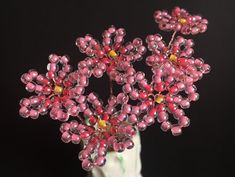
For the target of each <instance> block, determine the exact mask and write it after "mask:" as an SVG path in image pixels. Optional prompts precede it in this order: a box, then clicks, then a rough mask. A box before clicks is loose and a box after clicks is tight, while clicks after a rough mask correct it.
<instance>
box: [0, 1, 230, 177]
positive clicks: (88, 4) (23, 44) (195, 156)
mask: <svg viewBox="0 0 235 177" xmlns="http://www.w3.org/2000/svg"><path fill="white" fill-rule="evenodd" d="M1 3H2V2H1ZM176 5H177V6H181V7H183V8H186V9H187V10H188V11H189V12H191V13H192V14H202V15H203V17H205V18H207V19H208V20H209V28H208V31H207V32H206V33H204V34H200V35H197V36H193V39H194V40H195V42H196V45H195V47H194V49H195V56H198V57H202V58H204V59H205V61H206V62H207V63H209V64H210V65H211V67H212V71H211V73H210V74H208V75H206V76H205V77H204V78H203V79H202V80H201V81H199V82H198V83H197V87H198V90H199V93H200V99H199V101H198V102H196V103H193V104H192V106H191V108H190V109H188V110H187V111H186V112H187V115H188V116H189V117H190V118H191V126H190V127H189V128H186V129H184V132H183V134H182V135H181V136H179V137H173V136H172V135H171V134H170V133H164V132H162V131H161V130H160V128H159V124H157V123H156V124H154V125H153V126H151V127H150V128H148V129H147V130H146V131H145V132H142V134H141V136H142V154H141V155H142V165H143V168H142V172H143V176H144V177H214V176H223V177H224V176H225V177H227V176H228V177H230V176H234V175H233V174H232V167H233V166H234V159H233V158H232V155H233V148H234V147H233V146H232V143H233V141H234V131H233V129H234V124H233V122H234V121H233V119H234V115H233V113H234V105H235V104H234V89H235V87H234V86H235V84H234V64H235V62H234V60H235V57H234V56H235V52H234V50H235V49H234V47H235V43H234V34H233V33H234V28H235V15H234V11H235V7H234V5H235V3H234V1H233V0H224V1H223V0H221V1H219V0H217V1H216V0H195V1H186V0H185V1H183V0H181V1H177V0H174V1H173V0H146V1H144V0H142V1H140V0H139V1H138V0H126V1H121V0H119V1H111V0H110V1H102V0H99V1H98V0H97V1H95V0H94V1H91V0H84V1H79V0H71V1H65V0H64V1H58V0H57V1H45V2H43V1H7V2H5V3H2V4H1V14H2V15H1V18H2V20H1V25H0V27H1V29H2V30H3V31H4V33H1V34H3V35H1V43H2V45H3V46H2V51H1V72H2V74H1V78H2V80H1V90H2V91H1V100H2V101H1V103H2V104H1V120H0V127H1V133H0V140H1V142H0V148H1V151H0V152H1V156H0V163H1V164H0V173H1V176H7V177H8V176H17V177H29V176H30V177H39V176H40V177H42V176H43V177H65V176H66V177H68V176H69V177H75V176H76V177H78V176H81V177H83V176H85V174H86V173H85V172H84V171H83V170H82V169H81V163H80V161H79V160H78V159H77V154H78V152H79V146H78V145H72V144H64V143H62V142H61V141H60V132H59V130H58V129H59V125H60V123H58V122H55V121H52V120H51V119H50V118H49V117H48V116H44V117H40V118H39V119H38V120H31V119H23V118H21V117H20V116H19V115H18V109H19V105H18V102H19V100H20V99H21V98H22V97H27V96H29V95H30V94H29V93H27V92H26V91H25V90H24V85H23V84H21V82H20V76H21V74H23V73H24V72H26V71H28V69H30V68H35V69H37V70H38V71H40V72H41V73H45V72H46V64H47V62H48V59H47V58H48V56H49V54H50V53H57V54H59V55H62V54H68V55H69V56H70V57H71V59H72V60H71V63H72V64H73V66H74V67H75V68H76V64H77V62H78V61H79V60H82V59H83V58H84V57H85V55H83V54H81V53H80V52H79V50H78V48H77V47H76V46H75V39H76V38H77V37H78V36H84V35H85V34H86V33H90V34H93V36H94V37H95V38H96V39H99V40H100V39H101V33H102V32H103V31H104V30H105V29H106V28H107V27H109V26H110V25H112V24H113V25H115V26H116V27H124V28H125V29H126V31H127V36H126V38H125V39H126V41H129V40H132V39H133V38H134V37H141V38H142V39H144V38H145V37H146V35H147V34H153V33H156V32H159V33H161V34H162V35H163V36H164V38H165V40H166V41H167V42H168V41H169V39H170V35H171V34H170V33H169V34H168V33H166V32H161V31H160V30H159V29H158V28H157V26H156V24H155V23H154V20H153V17H152V15H153V12H154V10H156V9H167V10H171V9H172V8H173V7H174V6H176ZM188 37H191V36H188ZM2 39H3V40H2ZM135 67H136V68H137V69H139V70H143V71H144V72H146V73H148V75H149V76H150V69H149V68H148V67H146V66H145V65H144V61H141V62H139V63H137V64H135ZM106 79H107V78H102V79H96V80H95V79H91V80H90V81H91V84H90V88H91V90H94V91H96V92H98V93H99V95H100V97H101V98H103V99H106V98H107V97H108V94H107V93H108V84H107V80H106ZM2 174H4V175H2Z"/></svg>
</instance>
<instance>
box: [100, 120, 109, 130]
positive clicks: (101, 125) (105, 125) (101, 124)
mask: <svg viewBox="0 0 235 177" xmlns="http://www.w3.org/2000/svg"><path fill="white" fill-rule="evenodd" d="M98 127H99V128H102V129H105V128H106V127H107V124H106V121H105V120H102V119H100V120H98Z"/></svg>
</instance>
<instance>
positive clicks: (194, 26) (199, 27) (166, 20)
mask: <svg viewBox="0 0 235 177" xmlns="http://www.w3.org/2000/svg"><path fill="white" fill-rule="evenodd" d="M154 19H155V21H156V23H158V24H159V28H160V29H161V30H163V31H179V32H181V33H182V34H184V35H189V34H193V35H195V34H198V33H204V32H205V31H206V30H207V24H208V21H207V20H206V19H202V17H201V16H199V15H191V14H189V13H188V12H187V11H186V10H185V9H181V8H179V7H175V8H174V9H173V10H172V12H171V15H170V14H168V12H167V11H160V10H157V11H156V12H155V13H154Z"/></svg>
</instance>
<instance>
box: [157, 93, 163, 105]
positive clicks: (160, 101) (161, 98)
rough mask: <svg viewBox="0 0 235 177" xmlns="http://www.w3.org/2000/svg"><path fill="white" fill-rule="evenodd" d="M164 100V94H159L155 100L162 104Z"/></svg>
mask: <svg viewBox="0 0 235 177" xmlns="http://www.w3.org/2000/svg"><path fill="white" fill-rule="evenodd" d="M163 100H164V97H163V96H162V95H158V96H157V97H156V98H155V102H156V103H158V104H160V103H162V102H163Z"/></svg>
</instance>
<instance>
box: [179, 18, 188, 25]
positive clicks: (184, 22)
mask: <svg viewBox="0 0 235 177" xmlns="http://www.w3.org/2000/svg"><path fill="white" fill-rule="evenodd" d="M179 22H180V23H181V24H182V25H184V24H186V23H187V20H186V19H185V18H180V19H179Z"/></svg>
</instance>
